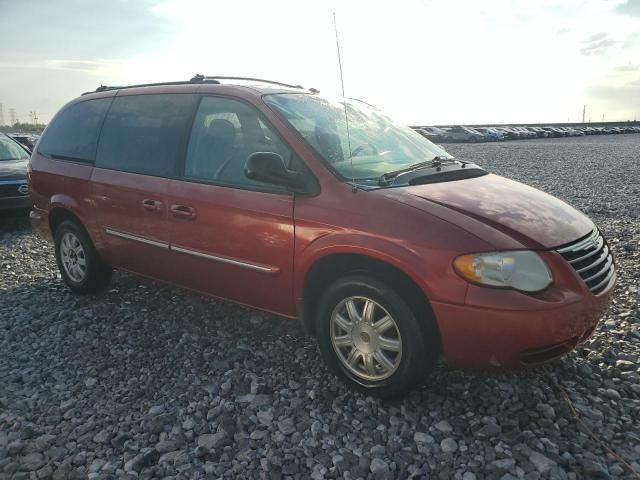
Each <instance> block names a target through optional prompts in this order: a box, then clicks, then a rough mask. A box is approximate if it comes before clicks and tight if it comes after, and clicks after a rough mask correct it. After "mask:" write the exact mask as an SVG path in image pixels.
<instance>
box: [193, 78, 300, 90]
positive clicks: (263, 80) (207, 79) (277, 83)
mask: <svg viewBox="0 0 640 480" xmlns="http://www.w3.org/2000/svg"><path fill="white" fill-rule="evenodd" d="M212 80H246V81H248V82H260V83H269V84H271V85H280V86H281V87H288V88H302V89H304V87H303V86H302V85H291V84H289V83H282V82H274V81H273V80H265V79H264V78H253V77H229V76H218V75H216V76H211V75H200V74H198V75H195V76H194V77H193V78H192V79H191V81H192V82H207V81H209V82H210V81H212Z"/></svg>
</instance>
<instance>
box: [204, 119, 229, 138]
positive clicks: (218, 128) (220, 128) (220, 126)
mask: <svg viewBox="0 0 640 480" xmlns="http://www.w3.org/2000/svg"><path fill="white" fill-rule="evenodd" d="M235 136H236V127H234V126H233V123H231V122H230V121H229V120H225V119H224V118H216V119H215V120H212V121H211V123H210V124H209V128H208V129H207V137H209V138H210V139H212V140H214V141H216V142H222V143H232V142H233V140H234V139H235Z"/></svg>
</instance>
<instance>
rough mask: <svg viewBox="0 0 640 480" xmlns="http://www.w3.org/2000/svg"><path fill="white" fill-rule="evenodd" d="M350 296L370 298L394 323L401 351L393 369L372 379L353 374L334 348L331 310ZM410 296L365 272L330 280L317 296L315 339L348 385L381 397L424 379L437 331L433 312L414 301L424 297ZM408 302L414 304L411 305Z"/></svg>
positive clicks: (433, 360)
mask: <svg viewBox="0 0 640 480" xmlns="http://www.w3.org/2000/svg"><path fill="white" fill-rule="evenodd" d="M349 297H366V298H368V299H371V300H373V301H374V302H375V303H377V304H378V305H379V306H380V307H382V308H383V309H384V310H386V312H388V314H389V315H390V316H391V317H393V320H394V321H395V324H396V325H397V329H398V331H399V337H400V340H401V344H402V353H401V356H400V359H399V363H398V365H397V367H396V369H395V371H394V372H393V373H392V374H391V375H390V376H389V377H387V378H384V379H381V380H378V381H373V380H368V379H364V378H362V377H360V376H358V375H356V374H354V373H353V372H352V371H350V370H349V368H347V366H345V365H344V364H343V361H342V359H341V358H340V357H339V356H338V353H337V352H336V349H334V346H333V343H332V340H331V334H332V314H333V312H334V310H335V309H336V308H338V306H339V305H340V304H341V302H342V301H343V300H344V299H346V298H349ZM413 300H414V301H413V302H411V301H407V300H405V299H404V298H403V297H402V296H401V295H399V294H398V293H397V292H396V291H394V290H393V289H392V288H391V287H389V286H388V285H386V284H385V283H383V282H381V281H379V280H377V279H376V278H373V277H370V276H368V275H364V274H353V275H349V276H346V277H343V278H341V279H338V280H337V281H335V282H334V283H333V284H331V285H330V286H329V287H328V288H327V289H326V290H325V291H324V293H323V294H322V296H321V297H320V300H319V302H318V309H317V317H316V332H317V334H318V335H317V337H318V343H319V346H320V351H321V353H322V356H323V358H324V361H325V362H326V364H327V366H328V367H329V369H330V370H331V371H332V372H333V373H335V374H336V375H337V376H339V377H340V378H341V379H343V380H345V381H346V382H347V383H348V385H349V386H350V387H351V388H353V389H355V390H358V391H362V392H365V393H368V394H374V395H377V396H379V397H382V398H391V397H396V396H398V395H401V394H403V393H405V392H407V391H408V390H410V389H412V388H414V387H416V386H417V385H419V384H421V383H422V382H424V380H425V379H426V378H427V376H428V375H429V373H430V372H431V371H432V370H433V368H434V367H435V366H436V364H437V362H438V358H439V356H440V334H439V331H438V327H437V324H436V321H435V319H434V318H433V315H432V314H430V313H428V312H430V309H428V308H426V305H423V308H420V307H419V306H418V305H417V302H418V301H419V302H420V303H421V304H423V303H424V300H423V299H413ZM411 304H414V305H413V308H412V306H410V305H411ZM367 341H368V340H367ZM363 363H364V359H363Z"/></svg>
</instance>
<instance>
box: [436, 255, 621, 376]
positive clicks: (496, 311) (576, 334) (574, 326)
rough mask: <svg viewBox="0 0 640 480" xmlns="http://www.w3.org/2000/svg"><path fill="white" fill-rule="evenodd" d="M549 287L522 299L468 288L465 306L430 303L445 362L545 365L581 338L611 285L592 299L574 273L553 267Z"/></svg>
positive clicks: (588, 332)
mask: <svg viewBox="0 0 640 480" xmlns="http://www.w3.org/2000/svg"><path fill="white" fill-rule="evenodd" d="M545 256H548V258H547V261H548V262H549V263H550V264H556V265H552V269H553V270H554V277H555V278H554V285H553V286H551V287H549V289H547V290H546V291H545V292H542V293H540V294H535V295H525V294H522V293H519V292H515V291H511V290H496V289H488V288H483V287H479V286H474V285H470V286H469V289H468V291H467V296H466V303H465V304H464V305H460V304H457V305H456V304H448V303H440V302H432V308H433V311H434V313H435V315H436V318H437V321H438V326H439V328H440V333H441V337H442V346H443V350H444V355H445V357H446V359H447V363H448V364H449V365H451V366H452V367H480V368H497V369H514V368H518V367H523V366H527V365H535V364H540V363H544V362H548V361H550V360H553V359H555V358H558V357H560V356H562V355H564V354H566V353H568V352H570V351H571V350H572V349H573V348H574V347H575V346H576V345H578V344H579V343H582V342H584V341H585V340H587V339H588V338H589V337H590V336H591V334H592V333H593V331H594V330H595V328H596V326H597V324H598V322H599V321H600V319H601V318H602V316H603V315H604V313H605V312H606V310H607V307H608V305H609V300H610V297H611V293H612V291H613V285H614V281H615V280H612V281H611V283H610V284H609V286H608V287H607V289H606V290H604V291H603V292H601V293H600V294H599V295H593V294H592V293H591V292H590V291H589V290H588V289H587V288H586V285H585V284H584V283H583V282H582V280H581V279H580V278H579V277H578V276H577V274H575V272H573V271H571V270H569V269H564V271H563V272H562V273H558V270H557V269H556V268H554V267H556V266H557V263H556V262H559V259H558V258H557V257H559V255H558V256H557V257H556V256H555V255H554V254H548V255H545Z"/></svg>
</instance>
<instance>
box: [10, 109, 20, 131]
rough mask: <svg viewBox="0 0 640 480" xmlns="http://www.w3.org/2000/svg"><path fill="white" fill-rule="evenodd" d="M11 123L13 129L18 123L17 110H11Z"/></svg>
mask: <svg viewBox="0 0 640 480" xmlns="http://www.w3.org/2000/svg"><path fill="white" fill-rule="evenodd" d="M9 121H10V122H11V126H12V127H13V126H14V125H15V124H16V123H18V115H16V109H15V108H10V109H9Z"/></svg>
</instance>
